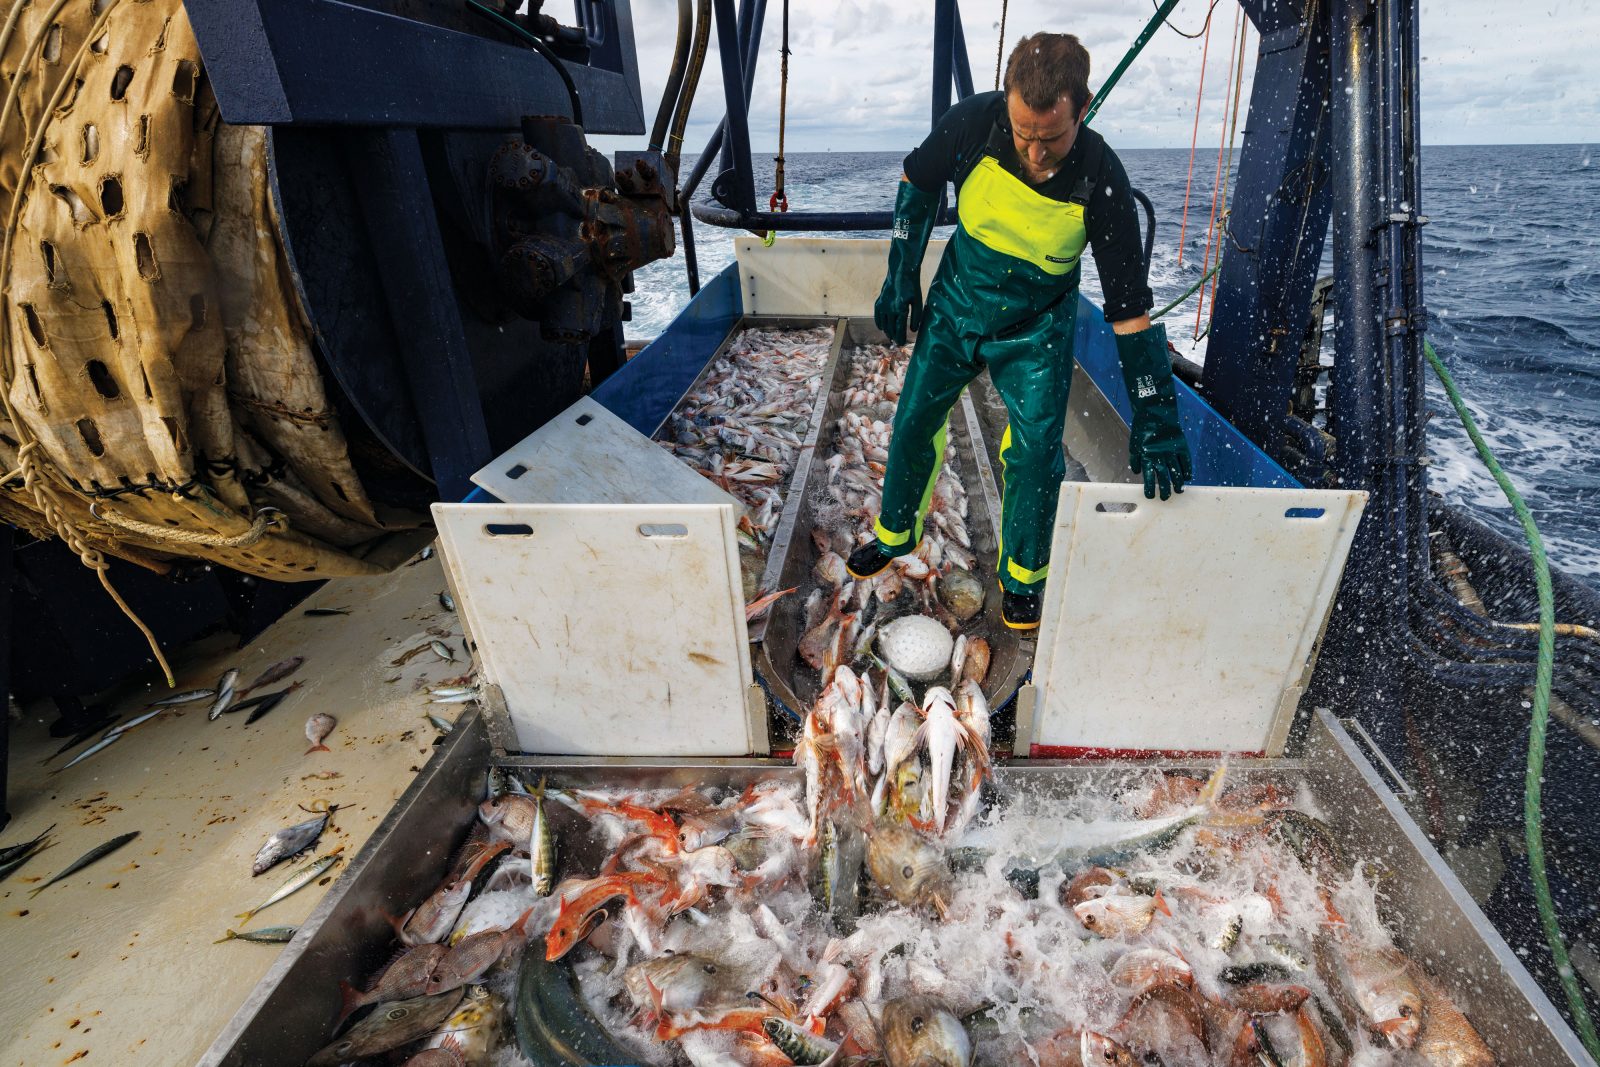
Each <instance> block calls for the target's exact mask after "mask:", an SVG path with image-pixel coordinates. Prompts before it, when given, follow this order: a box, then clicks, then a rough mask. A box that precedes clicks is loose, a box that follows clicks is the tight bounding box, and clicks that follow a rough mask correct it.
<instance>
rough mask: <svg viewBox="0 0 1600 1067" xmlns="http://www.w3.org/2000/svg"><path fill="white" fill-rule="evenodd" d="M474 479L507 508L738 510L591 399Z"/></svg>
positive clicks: (725, 496)
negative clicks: (594, 506)
mask: <svg viewBox="0 0 1600 1067" xmlns="http://www.w3.org/2000/svg"><path fill="white" fill-rule="evenodd" d="M472 480H473V482H474V483H475V484H477V485H479V486H481V487H483V489H485V490H486V491H488V492H490V493H493V494H494V495H495V496H496V497H498V498H499V499H501V500H503V501H505V502H506V503H520V504H604V503H613V504H736V501H735V500H734V498H733V497H732V496H730V495H729V494H727V493H725V492H723V491H722V490H721V489H719V488H717V487H716V486H715V485H714V484H712V483H711V482H710V481H709V480H707V479H706V478H703V477H701V476H700V475H699V474H697V473H695V472H694V471H693V470H691V469H690V468H689V467H688V465H687V464H685V463H684V462H683V461H682V460H680V459H678V458H676V457H675V456H673V455H672V454H671V453H670V452H668V451H667V450H666V449H664V448H662V447H661V446H660V445H658V444H656V443H655V442H654V441H651V440H650V439H649V438H648V437H646V436H645V435H644V434H642V433H640V432H639V431H638V430H635V429H634V428H633V427H632V426H629V425H628V424H627V423H625V422H623V421H622V420H621V419H619V418H617V417H616V416H615V415H613V414H612V413H611V412H610V411H608V410H606V408H605V407H603V406H602V405H600V404H598V403H596V402H595V401H594V400H591V399H590V398H589V397H584V398H583V399H581V400H579V401H578V402H577V403H576V404H573V405H572V406H571V407H569V408H568V409H567V410H566V411H563V412H562V413H561V414H560V415H557V416H556V417H555V418H553V419H551V420H550V421H549V422H547V423H545V424H544V425H543V426H541V427H539V429H537V430H535V431H534V432H533V433H531V434H529V435H528V436H527V437H524V438H523V439H522V440H521V441H519V442H517V444H515V445H513V446H512V447H511V448H510V449H509V450H507V451H506V452H505V453H504V454H502V455H501V456H499V457H497V458H496V459H495V460H494V462H492V463H490V464H489V465H488V466H486V467H484V468H483V469H482V470H480V471H478V472H477V473H476V474H474V475H473V476H472Z"/></svg>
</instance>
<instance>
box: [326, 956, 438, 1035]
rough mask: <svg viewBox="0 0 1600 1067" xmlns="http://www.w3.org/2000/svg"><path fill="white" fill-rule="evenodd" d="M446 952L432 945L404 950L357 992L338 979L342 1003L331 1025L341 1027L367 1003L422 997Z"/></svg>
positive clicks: (348, 984) (353, 987)
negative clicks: (370, 985) (365, 987)
mask: <svg viewBox="0 0 1600 1067" xmlns="http://www.w3.org/2000/svg"><path fill="white" fill-rule="evenodd" d="M447 951H449V950H448V949H446V948H445V947H444V946H443V945H436V944H427V945H416V946H414V947H412V948H408V949H406V950H405V951H404V952H402V953H400V955H398V956H396V957H395V958H394V960H392V961H391V962H390V963H389V965H388V966H387V967H385V968H384V969H383V973H382V974H380V975H379V976H378V980H377V981H376V982H374V983H372V988H371V989H367V990H360V989H357V988H356V987H355V986H353V985H351V984H350V983H349V982H346V981H344V980H342V979H341V980H340V982H339V996H340V998H341V1000H342V1003H341V1004H340V1005H339V1019H338V1022H336V1023H335V1024H334V1025H335V1026H339V1025H341V1024H342V1023H343V1022H344V1021H345V1020H346V1019H348V1018H350V1016H351V1015H354V1014H355V1013H356V1012H357V1011H360V1010H361V1009H362V1008H364V1007H366V1006H367V1005H368V1004H377V1003H379V1002H380V1001H385V1000H410V999H411V998H412V997H420V996H422V995H424V994H426V993H427V992H429V990H428V979H429V977H430V976H431V975H432V974H433V969H434V968H435V967H436V966H438V964H439V961H440V960H442V959H443V958H444V955H445V953H446V952H447ZM433 992H435V993H442V992H446V990H442V989H435V990H433Z"/></svg>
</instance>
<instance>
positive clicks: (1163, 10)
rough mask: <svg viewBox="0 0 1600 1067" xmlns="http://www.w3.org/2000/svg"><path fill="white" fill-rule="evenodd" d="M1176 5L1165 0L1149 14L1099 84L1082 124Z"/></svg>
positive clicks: (1088, 120)
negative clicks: (1102, 82) (1123, 53)
mask: <svg viewBox="0 0 1600 1067" xmlns="http://www.w3.org/2000/svg"><path fill="white" fill-rule="evenodd" d="M1177 6H1178V0H1166V2H1165V3H1163V4H1162V5H1161V6H1160V7H1158V8H1156V13H1155V14H1154V15H1151V16H1150V21H1149V22H1147V23H1145V24H1144V29H1143V30H1140V31H1139V36H1137V37H1135V38H1134V39H1133V47H1131V48H1129V49H1128V51H1127V54H1126V55H1124V56H1123V57H1122V62H1121V63H1118V64H1117V68H1116V69H1115V70H1113V71H1112V72H1111V77H1109V78H1107V79H1106V80H1105V83H1104V84H1102V85H1101V86H1100V91H1099V92H1098V93H1095V94H1094V102H1093V103H1091V104H1090V105H1089V113H1088V114H1087V115H1085V116H1083V122H1084V125H1088V124H1089V123H1090V122H1092V121H1093V120H1094V115H1095V112H1097V111H1099V110H1100V105H1101V104H1103V103H1105V99H1106V97H1107V96H1109V95H1111V89H1112V87H1113V86H1115V85H1116V84H1117V82H1118V80H1120V79H1121V78H1122V72H1123V71H1125V70H1127V69H1128V67H1129V66H1130V65H1131V64H1132V63H1133V60H1134V57H1136V56H1137V55H1138V54H1139V53H1140V52H1142V51H1144V46H1145V45H1147V44H1149V43H1150V38H1152V37H1154V36H1155V35H1156V31H1157V30H1159V29H1160V28H1161V24H1162V23H1163V22H1165V21H1167V16H1168V15H1170V14H1172V9H1173V8H1175V7H1177Z"/></svg>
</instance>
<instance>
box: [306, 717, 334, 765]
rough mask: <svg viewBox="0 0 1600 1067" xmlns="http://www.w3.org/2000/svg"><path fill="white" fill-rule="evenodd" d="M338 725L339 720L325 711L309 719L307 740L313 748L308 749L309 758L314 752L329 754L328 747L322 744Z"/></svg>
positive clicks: (307, 721) (307, 722)
mask: <svg viewBox="0 0 1600 1067" xmlns="http://www.w3.org/2000/svg"><path fill="white" fill-rule="evenodd" d="M338 725H339V720H338V719H335V718H334V717H333V716H332V715H329V714H328V713H327V712H323V711H319V712H317V713H316V714H315V715H313V716H311V718H309V719H307V720H306V740H307V741H310V742H311V747H310V748H308V749H306V751H305V754H306V755H308V756H309V755H311V753H313V752H327V751H328V746H327V745H325V744H323V743H322V742H323V740H324V739H325V738H326V737H327V736H328V735H329V734H331V733H333V728H334V727H335V726H338Z"/></svg>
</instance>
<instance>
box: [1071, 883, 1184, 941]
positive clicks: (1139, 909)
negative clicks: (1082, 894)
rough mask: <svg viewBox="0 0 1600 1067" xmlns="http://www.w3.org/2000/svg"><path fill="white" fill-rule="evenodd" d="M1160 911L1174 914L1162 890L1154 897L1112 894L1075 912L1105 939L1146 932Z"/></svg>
mask: <svg viewBox="0 0 1600 1067" xmlns="http://www.w3.org/2000/svg"><path fill="white" fill-rule="evenodd" d="M1158 911H1159V912H1161V913H1162V914H1163V915H1171V914H1172V909H1171V908H1169V907H1167V902H1166V900H1164V899H1163V898H1162V896H1161V890H1159V889H1158V890H1156V893H1155V896H1153V897H1147V896H1141V895H1138V894H1133V893H1108V894H1106V895H1105V896H1100V897H1095V898H1094V899H1093V900H1085V901H1084V902H1083V903H1081V904H1077V905H1075V906H1074V907H1073V909H1072V913H1073V914H1074V915H1076V916H1077V917H1078V921H1079V922H1081V923H1082V924H1083V926H1084V929H1086V930H1088V931H1090V932H1091V933H1095V934H1099V935H1100V936H1101V937H1123V936H1125V935H1130V934H1140V933H1143V932H1144V931H1145V929H1146V928H1148V927H1149V925H1150V923H1151V922H1152V921H1153V920H1154V919H1155V914H1156V912H1158Z"/></svg>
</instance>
